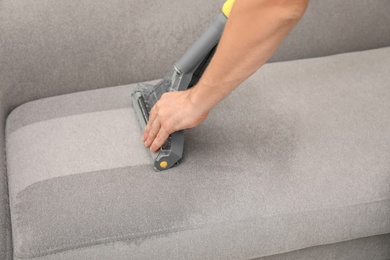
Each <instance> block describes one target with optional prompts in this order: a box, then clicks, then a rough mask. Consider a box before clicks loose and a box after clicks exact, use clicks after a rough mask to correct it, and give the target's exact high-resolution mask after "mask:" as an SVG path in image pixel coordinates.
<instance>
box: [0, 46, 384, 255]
mask: <svg viewBox="0 0 390 260" xmlns="http://www.w3.org/2000/svg"><path fill="white" fill-rule="evenodd" d="M389 67H390V48H382V49H376V50H370V51H364V52H355V53H347V54H341V55H335V56H329V57H322V58H314V59H306V60H297V61H290V62H281V63H273V64H267V65H265V66H263V68H262V69H261V70H259V71H258V72H256V73H255V74H254V75H253V76H252V77H251V78H250V79H248V80H247V81H246V82H245V83H243V84H242V86H241V87H240V88H238V89H236V90H235V91H234V92H233V93H232V94H231V95H230V96H229V97H228V98H226V99H225V100H224V101H223V102H222V103H220V104H218V105H217V107H216V108H215V109H214V110H213V111H212V112H211V114H210V116H209V118H208V119H207V120H206V121H205V122H203V123H202V124H201V125H200V126H198V127H197V128H195V129H191V130H188V131H186V134H185V142H186V143H185V151H184V158H183V160H182V163H181V164H180V165H179V166H178V167H176V168H173V169H170V170H168V171H165V172H159V173H157V172H155V171H154V170H153V168H152V166H151V163H150V162H151V158H150V156H149V154H148V152H147V150H146V149H145V148H144V147H143V144H142V142H141V132H140V129H139V126H138V123H137V120H136V118H135V113H134V111H133V108H132V104H131V98H130V94H131V91H132V89H133V88H134V85H127V86H119V87H111V88H106V89H99V90H93V91H86V92H80V93H74V94H70V95H63V96H58V97H52V98H46V99H42V100H37V101H33V102H29V103H26V104H24V105H22V106H20V107H18V108H16V109H15V110H14V111H13V112H12V113H11V115H10V116H9V117H8V120H7V128H6V153H7V168H8V175H9V176H8V177H9V191H10V205H11V218H12V227H13V243H14V254H15V258H16V259H22V258H23V259H26V258H27V259H29V258H34V259H130V258H131V259H250V258H256V257H262V256H268V255H273V254H279V253H284V252H289V251H292V250H297V249H301V248H306V247H311V246H317V245H324V244H330V243H337V242H341V241H348V240H352V239H356V238H361V237H368V236H375V235H380V234H386V233H389V232H390V219H389V216H390V134H389V133H390V116H389V115H390V85H389V82H390V73H389Z"/></svg>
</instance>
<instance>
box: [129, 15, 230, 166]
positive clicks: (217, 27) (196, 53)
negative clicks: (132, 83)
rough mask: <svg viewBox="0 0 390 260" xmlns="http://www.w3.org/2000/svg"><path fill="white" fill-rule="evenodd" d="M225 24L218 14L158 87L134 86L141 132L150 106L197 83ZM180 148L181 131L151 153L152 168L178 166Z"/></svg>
mask: <svg viewBox="0 0 390 260" xmlns="http://www.w3.org/2000/svg"><path fill="white" fill-rule="evenodd" d="M226 21H227V18H226V16H225V15H224V14H223V13H220V14H219V15H218V17H217V18H216V19H215V21H214V23H213V24H212V25H211V26H210V27H209V28H208V29H207V30H206V31H205V32H204V33H203V35H202V36H201V37H200V38H199V39H198V40H197V41H196V42H195V43H194V44H193V45H192V47H191V48H190V49H189V50H188V51H187V52H186V53H185V54H184V55H183V56H182V57H181V58H180V59H179V61H178V62H176V64H175V65H174V68H173V71H172V72H171V73H170V74H169V76H167V77H165V78H164V79H163V80H161V81H160V82H159V83H158V84H156V85H150V84H144V83H141V84H138V85H137V86H136V88H135V89H134V91H133V93H132V100H133V107H134V110H135V112H136V115H137V118H138V121H139V123H140V126H141V131H142V132H143V131H144V130H145V127H146V125H147V122H148V119H149V113H150V111H151V109H152V107H153V106H154V104H156V103H157V101H158V100H159V99H160V98H161V96H162V95H163V94H164V93H166V92H171V91H183V90H186V89H188V88H190V87H192V86H194V85H195V84H196V83H197V82H198V81H199V79H200V77H201V76H202V74H203V72H204V71H205V69H206V67H207V66H208V64H209V62H210V60H211V58H212V57H213V55H214V52H215V49H216V46H217V44H218V42H219V39H220V38H221V35H222V31H223V29H224V27H225V24H226ZM183 147H184V132H183V130H181V131H177V132H174V133H172V134H171V135H170V136H169V138H168V140H167V141H166V142H165V143H164V144H163V146H162V147H161V148H160V149H159V150H158V151H157V152H156V153H151V154H152V159H153V166H154V168H155V169H156V170H157V171H162V170H166V169H169V168H171V167H173V166H175V165H177V164H178V163H179V161H180V159H181V158H182V155H183Z"/></svg>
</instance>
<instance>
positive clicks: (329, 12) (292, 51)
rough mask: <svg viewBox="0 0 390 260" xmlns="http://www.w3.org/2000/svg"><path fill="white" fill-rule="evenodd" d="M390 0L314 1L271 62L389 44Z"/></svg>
mask: <svg viewBox="0 0 390 260" xmlns="http://www.w3.org/2000/svg"><path fill="white" fill-rule="evenodd" d="M389 13H390V1H388V0H358V1H356V0H311V1H310V4H309V7H308V9H307V11H306V13H305V16H304V17H303V18H302V20H301V21H300V22H299V24H298V25H297V26H296V27H295V28H294V29H293V31H292V32H291V33H290V35H289V36H288V37H287V39H285V41H284V42H283V44H282V45H281V46H280V48H279V50H278V51H277V52H276V53H275V55H274V57H273V58H272V59H271V60H272V61H281V60H291V59H302V58H309V57H317V56H325V55H331V54H337V53H342V52H351V51H360V50H366V49H374V48H379V47H385V46H390V15H389Z"/></svg>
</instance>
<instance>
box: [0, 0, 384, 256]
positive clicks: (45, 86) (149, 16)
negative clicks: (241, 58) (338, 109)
mask: <svg viewBox="0 0 390 260" xmlns="http://www.w3.org/2000/svg"><path fill="white" fill-rule="evenodd" d="M222 2H223V0H218V1H208V0H199V1H197V5H196V6H195V7H194V6H193V3H194V2H193V1H190V0H182V1H169V0H162V1H150V0H145V1H133V0H131V1H121V0H117V1H110V2H107V1H99V0H97V1H82V2H80V1H72V0H70V1H47V0H44V1H32V0H27V1H26V0H23V1H20V0H12V1H11V0H2V1H0V57H1V62H0V79H1V80H0V121H1V122H0V129H1V130H0V258H1V259H7V258H8V256H10V255H11V253H10V252H11V251H12V249H11V237H10V221H9V211H8V203H7V200H8V199H7V198H8V192H7V182H6V176H5V174H6V172H5V168H4V165H5V161H4V146H3V143H4V137H3V131H4V124H5V121H4V120H5V117H6V115H7V114H8V113H9V112H10V111H11V110H12V109H13V108H15V107H16V106H18V105H20V104H23V103H25V102H27V101H31V100H35V99H38V98H43V97H48V96H53V95H58V94H64V93H71V92H74V91H80V90H87V89H95V88H102V87H107V86H114V85H120V84H128V83H133V82H138V81H143V80H150V79H154V78H159V77H161V76H162V75H164V74H165V73H166V72H167V71H168V70H169V68H170V67H171V65H172V63H173V62H174V61H175V60H176V59H177V57H178V56H179V55H180V54H181V53H182V52H183V51H184V50H185V49H186V48H187V47H188V46H189V45H190V44H191V43H192V42H193V40H194V39H196V38H197V37H198V35H199V34H200V33H201V32H202V30H203V29H204V28H205V27H206V26H207V25H208V24H209V22H210V21H211V20H212V19H213V17H214V16H215V13H216V12H217V11H218V9H219V8H220V5H221V4H222ZM388 9H389V1H387V0H364V1H354V0H345V1H337V0H329V1H320V0H312V1H311V6H310V7H309V11H308V12H307V13H306V15H305V17H304V19H303V20H302V21H301V22H300V24H299V25H298V27H297V28H296V29H295V30H294V31H293V32H292V33H291V35H290V36H289V37H288V39H287V40H286V42H285V43H284V44H283V45H282V46H281V48H280V49H279V50H278V52H277V54H276V55H275V57H274V58H273V60H288V59H293V58H302V57H309V56H318V55H325V54H331V53H338V52H342V51H352V50H362V49H369V48H376V47H380V46H385V45H386V46H389V45H390V41H389V37H390V36H389V35H390V34H389V33H388V28H389V27H388V24H389V19H390V17H389V16H388V12H387V10H388ZM156 10H157V11H156ZM307 35H310V38H308V37H307ZM155 39H159V40H160V41H159V44H156V41H155ZM172 46H174V48H172ZM112 107H113V108H115V107H114V105H113V104H112ZM79 111H80V113H82V112H83V108H80V110H79ZM25 121H28V120H25Z"/></svg>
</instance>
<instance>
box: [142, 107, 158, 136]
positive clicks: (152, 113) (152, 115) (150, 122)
mask: <svg viewBox="0 0 390 260" xmlns="http://www.w3.org/2000/svg"><path fill="white" fill-rule="evenodd" d="M156 118H157V111H156V106H153V108H152V110H151V111H150V113H149V119H148V123H147V124H146V127H145V131H144V135H143V136H142V141H143V142H145V141H146V140H147V139H148V136H149V132H150V129H151V127H152V125H153V122H154V120H155V119H156Z"/></svg>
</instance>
